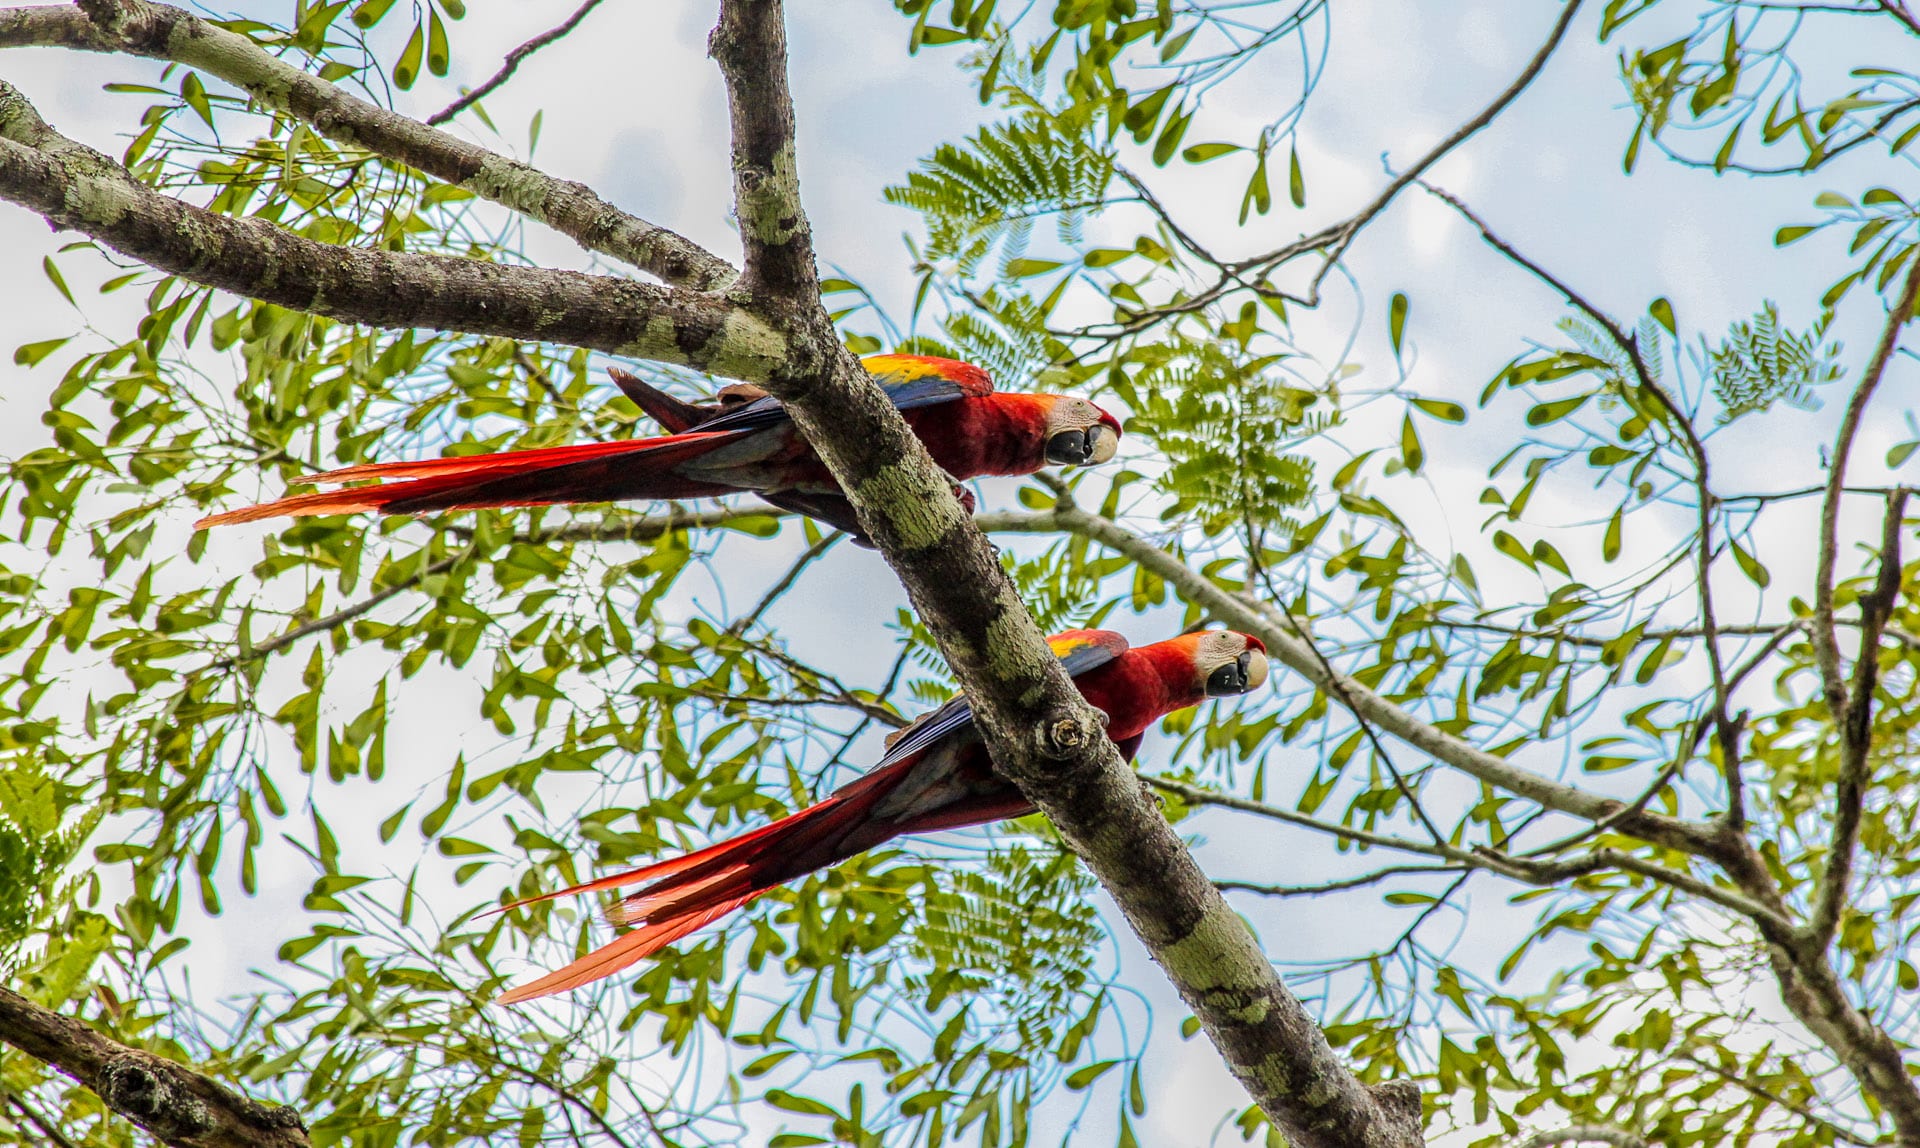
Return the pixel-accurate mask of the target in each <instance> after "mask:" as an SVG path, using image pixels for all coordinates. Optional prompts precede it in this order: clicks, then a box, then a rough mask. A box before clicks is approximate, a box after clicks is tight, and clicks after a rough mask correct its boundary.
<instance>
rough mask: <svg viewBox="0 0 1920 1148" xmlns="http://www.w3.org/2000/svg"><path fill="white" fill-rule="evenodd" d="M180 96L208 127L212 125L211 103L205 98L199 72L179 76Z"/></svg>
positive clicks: (205, 92) (204, 89)
mask: <svg viewBox="0 0 1920 1148" xmlns="http://www.w3.org/2000/svg"><path fill="white" fill-rule="evenodd" d="M180 98H181V99H182V100H185V101H186V104H187V106H188V107H190V108H192V109H193V111H194V114H195V115H197V116H199V117H200V118H201V119H202V120H205V121H206V124H207V126H208V127H212V126H213V105H212V104H211V103H209V102H208V100H207V89H206V88H205V87H204V86H203V85H202V84H201V83H200V73H198V72H188V73H187V74H186V75H184V76H181V77H180Z"/></svg>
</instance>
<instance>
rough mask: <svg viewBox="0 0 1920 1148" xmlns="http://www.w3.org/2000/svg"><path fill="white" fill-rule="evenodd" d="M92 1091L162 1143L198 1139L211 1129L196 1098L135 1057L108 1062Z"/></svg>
mask: <svg viewBox="0 0 1920 1148" xmlns="http://www.w3.org/2000/svg"><path fill="white" fill-rule="evenodd" d="M94 1090H95V1091H96V1092H98V1093H99V1094H100V1099H102V1100H104V1101H106V1102H107V1106H108V1107H109V1108H112V1109H114V1110H115V1111H117V1112H122V1113H125V1114H126V1115H127V1116H130V1117H132V1118H133V1119H134V1120H136V1121H138V1122H139V1123H140V1124H141V1125H142V1126H143V1127H145V1128H147V1129H149V1130H151V1131H152V1132H153V1133H154V1135H156V1136H159V1137H160V1138H161V1139H163V1140H168V1141H172V1140H177V1139H185V1138H187V1137H191V1136H198V1135H201V1134H203V1133H206V1132H211V1131H212V1130H213V1129H214V1126H215V1121H214V1119H213V1114H212V1113H210V1112H208V1111H207V1106H206V1105H205V1104H203V1103H201V1101H200V1099H199V1098H198V1097H196V1096H194V1095H193V1094H192V1093H191V1092H189V1091H188V1090H187V1089H185V1088H183V1087H181V1085H180V1082H179V1081H176V1080H174V1079H172V1074H170V1073H168V1072H166V1071H165V1070H164V1069H160V1068H157V1067H156V1066H155V1064H154V1063H153V1062H152V1061H150V1060H149V1059H148V1058H146V1057H144V1056H141V1055H139V1054H137V1053H126V1054H123V1055H121V1056H117V1057H114V1058H113V1059H112V1060H110V1061H108V1062H107V1063H106V1064H105V1065H104V1066H103V1067H102V1068H101V1069H100V1079H99V1081H98V1082H97V1083H96V1084H95V1086H94Z"/></svg>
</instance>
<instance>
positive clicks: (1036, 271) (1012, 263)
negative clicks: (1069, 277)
mask: <svg viewBox="0 0 1920 1148" xmlns="http://www.w3.org/2000/svg"><path fill="white" fill-rule="evenodd" d="M1061 266H1063V264H1062V263H1061V262H1060V260H1058V259H1009V260H1008V261H1007V266H1006V276H1007V278H1009V279H1028V278H1031V277H1033V276H1035V275H1045V274H1046V273H1047V272H1049V271H1054V270H1057V269H1059V268H1060V267H1061Z"/></svg>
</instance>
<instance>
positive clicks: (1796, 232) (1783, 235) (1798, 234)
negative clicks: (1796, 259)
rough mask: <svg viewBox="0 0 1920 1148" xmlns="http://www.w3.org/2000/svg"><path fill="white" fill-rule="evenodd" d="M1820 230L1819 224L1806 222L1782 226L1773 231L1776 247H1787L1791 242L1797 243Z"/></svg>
mask: <svg viewBox="0 0 1920 1148" xmlns="http://www.w3.org/2000/svg"><path fill="white" fill-rule="evenodd" d="M1818 230H1819V227H1818V226H1810V225H1808V224H1804V223H1796V224H1794V225H1793V226H1791V227H1782V228H1781V229H1780V230H1778V231H1776V232H1774V233H1773V245H1774V246H1775V247H1785V246H1786V245H1787V244H1789V243H1795V242H1798V241H1799V240H1802V239H1805V238H1806V237H1807V236H1809V235H1812V234H1813V233H1814V232H1815V231H1818Z"/></svg>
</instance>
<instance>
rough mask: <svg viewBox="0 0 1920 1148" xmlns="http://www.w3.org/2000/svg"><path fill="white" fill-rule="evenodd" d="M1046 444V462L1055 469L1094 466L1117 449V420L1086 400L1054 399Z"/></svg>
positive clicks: (1063, 397) (1118, 438)
mask: <svg viewBox="0 0 1920 1148" xmlns="http://www.w3.org/2000/svg"><path fill="white" fill-rule="evenodd" d="M1046 441H1047V461H1048V462H1050V463H1053V464H1054V465H1056V466H1089V465H1093V466H1098V465H1099V464H1100V463H1103V462H1106V461H1107V460H1108V459H1110V458H1112V457H1113V454H1114V452H1115V451H1117V450H1119V449H1120V420H1119V419H1117V418H1114V417H1113V416H1112V415H1110V414H1108V413H1107V412H1105V411H1103V410H1101V409H1100V408H1099V407H1096V406H1094V405H1093V404H1092V403H1090V402H1088V401H1087V400H1086V399H1080V398H1074V397H1072V396H1070V395H1056V396H1053V405H1052V406H1050V407H1048V408H1047V425H1046Z"/></svg>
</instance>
